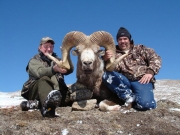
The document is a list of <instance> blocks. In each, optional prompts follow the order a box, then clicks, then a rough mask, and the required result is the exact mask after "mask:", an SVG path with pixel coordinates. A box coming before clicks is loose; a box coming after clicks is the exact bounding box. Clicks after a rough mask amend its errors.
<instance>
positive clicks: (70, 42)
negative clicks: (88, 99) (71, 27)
mask: <svg viewBox="0 0 180 135" xmlns="http://www.w3.org/2000/svg"><path fill="white" fill-rule="evenodd" d="M73 47H75V50H73V52H72V53H73V54H74V55H77V56H78V62H77V72H76V76H77V82H76V83H78V84H82V85H84V86H86V87H87V88H88V89H90V90H91V91H92V92H93V98H96V99H97V101H98V102H100V103H99V108H100V110H102V111H111V110H119V109H120V106H119V105H118V104H115V103H114V102H115V101H116V100H117V99H118V97H117V96H116V95H115V94H114V93H113V92H111V91H110V90H108V88H107V87H105V85H104V84H103V83H102V75H103V73H104V71H105V70H107V71H113V70H114V68H115V66H116V64H117V63H118V62H119V61H120V60H121V59H123V58H124V57H125V56H126V55H123V56H121V57H120V58H118V59H116V60H115V55H114V56H112V57H111V58H110V59H109V60H108V61H106V62H104V61H103V60H102V58H101V56H102V55H103V54H104V50H102V49H101V47H104V48H105V50H111V51H112V52H113V53H114V54H115V51H116V49H115V43H114V40H113V37H112V36H111V34H110V33H108V32H105V31H97V32H94V33H92V34H91V35H89V36H87V35H85V34H84V33H82V32H79V31H72V32H69V33H67V34H66V35H65V37H64V40H63V42H62V46H61V51H62V62H60V61H58V60H57V59H55V58H54V57H52V56H51V55H49V54H47V56H48V57H49V58H50V59H52V60H53V61H54V62H56V63H57V64H58V65H59V66H60V67H63V68H65V69H67V70H73V68H74V67H73V64H72V61H71V58H70V50H71V49H72V48H73ZM104 63H105V64H104ZM116 103H117V102H116ZM112 104H113V105H112Z"/></svg>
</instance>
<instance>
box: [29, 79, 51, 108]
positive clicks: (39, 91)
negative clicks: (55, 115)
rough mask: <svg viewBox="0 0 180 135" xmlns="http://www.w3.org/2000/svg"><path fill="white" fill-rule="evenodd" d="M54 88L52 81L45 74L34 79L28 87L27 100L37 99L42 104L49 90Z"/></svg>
mask: <svg viewBox="0 0 180 135" xmlns="http://www.w3.org/2000/svg"><path fill="white" fill-rule="evenodd" d="M52 90H54V88H53V82H52V81H51V79H50V78H49V77H47V76H44V77H42V78H40V79H39V80H37V81H35V82H34V83H33V84H32V85H31V86H30V88H29V95H28V97H29V100H35V99H36V100H38V101H40V105H43V103H44V101H45V100H46V98H47V95H48V94H49V92H50V91H52Z"/></svg>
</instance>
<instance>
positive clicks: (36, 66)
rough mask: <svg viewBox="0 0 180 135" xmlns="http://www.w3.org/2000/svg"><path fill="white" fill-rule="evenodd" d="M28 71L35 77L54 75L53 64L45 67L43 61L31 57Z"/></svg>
mask: <svg viewBox="0 0 180 135" xmlns="http://www.w3.org/2000/svg"><path fill="white" fill-rule="evenodd" d="M28 67H29V69H28V72H29V74H30V75H31V76H33V77H35V78H37V79H38V78H41V77H43V76H49V77H51V76H53V72H52V66H51V67H45V66H44V65H43V63H42V62H40V61H39V60H36V59H31V60H30V61H29V64H28Z"/></svg>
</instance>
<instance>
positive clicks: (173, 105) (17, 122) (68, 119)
mask: <svg viewBox="0 0 180 135" xmlns="http://www.w3.org/2000/svg"><path fill="white" fill-rule="evenodd" d="M168 83H170V84H168ZM168 83H167V82H166V83H165V82H158V83H157V87H156V90H155V97H156V99H157V101H158V102H157V105H158V107H157V108H156V109H155V110H149V111H145V112H140V111H139V112H138V111H135V110H133V109H132V110H131V112H128V113H120V112H118V111H114V112H101V111H99V110H98V109H92V110H90V111H72V108H71V107H61V108H60V107H59V108H57V109H56V112H57V114H58V117H55V118H43V117H42V116H41V114H40V112H39V111H38V110H35V111H25V112H24V111H21V110H20V108H19V106H16V107H14V108H7V109H0V135H12V134H14V135H25V134H27V135H179V134H180V104H178V102H179V100H177V99H178V98H179V95H178V94H179V91H180V90H179V84H180V83H179V81H177V82H174V81H173V82H168ZM172 83H174V84H173V85H172ZM161 84H162V85H161ZM170 85H171V86H170ZM161 86H162V87H161ZM164 86H166V88H167V89H166V88H163V87H164ZM167 86H168V87H167ZM162 88H163V89H162ZM167 91H169V93H167ZM166 93H167V94H166ZM165 94H166V95H165Z"/></svg>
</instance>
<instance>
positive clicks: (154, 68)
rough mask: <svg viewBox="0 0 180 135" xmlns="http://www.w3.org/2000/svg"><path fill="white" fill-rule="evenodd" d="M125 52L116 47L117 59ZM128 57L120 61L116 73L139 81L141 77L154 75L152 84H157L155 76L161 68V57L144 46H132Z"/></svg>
mask: <svg viewBox="0 0 180 135" xmlns="http://www.w3.org/2000/svg"><path fill="white" fill-rule="evenodd" d="M123 54H124V52H122V51H120V50H119V47H118V45H117V46H116V58H117V57H119V56H121V55H123ZM128 54H129V55H128V56H127V57H125V58H124V59H123V60H122V61H120V62H119V63H118V64H117V66H116V69H115V71H117V72H119V73H122V74H123V75H125V76H126V77H127V78H128V79H129V80H139V79H141V77H142V76H143V75H144V74H146V73H150V74H152V75H153V78H152V80H151V82H155V78H154V75H156V74H157V73H158V72H159V70H160V68H161V63H162V61H161V57H160V56H158V55H157V54H156V53H155V51H154V50H153V49H151V48H148V47H145V46H144V45H141V44H140V45H136V46H134V45H132V46H131V49H130V51H129V52H128Z"/></svg>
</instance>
